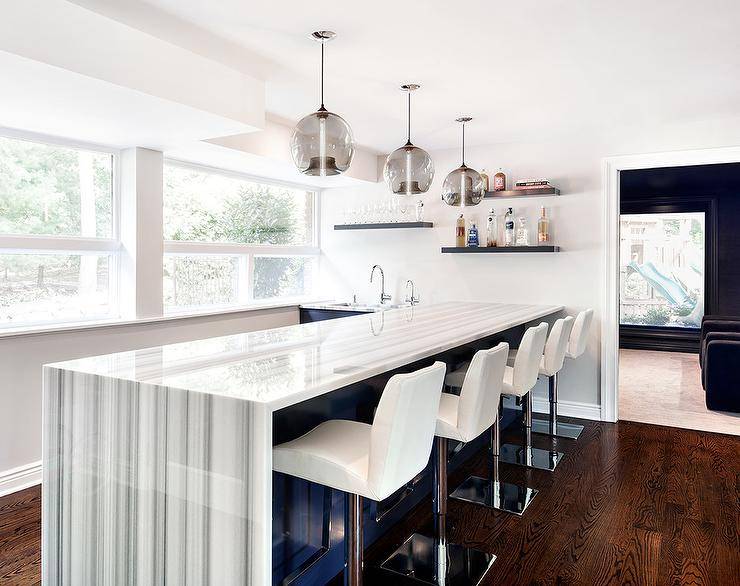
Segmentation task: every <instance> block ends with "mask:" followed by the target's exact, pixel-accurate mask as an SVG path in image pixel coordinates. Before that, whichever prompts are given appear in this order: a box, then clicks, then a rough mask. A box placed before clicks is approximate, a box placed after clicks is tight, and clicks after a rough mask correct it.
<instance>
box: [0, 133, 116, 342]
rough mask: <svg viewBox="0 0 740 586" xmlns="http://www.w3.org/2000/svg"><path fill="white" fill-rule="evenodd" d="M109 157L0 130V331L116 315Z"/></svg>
mask: <svg viewBox="0 0 740 586" xmlns="http://www.w3.org/2000/svg"><path fill="white" fill-rule="evenodd" d="M115 162H116V155H115V153H114V152H113V151H110V152H102V151H100V150H89V149H86V148H77V147H71V146H67V145H62V144H53V143H51V142H44V141H41V140H37V139H36V138H35V137H34V138H25V137H23V138H18V137H14V136H0V329H9V328H16V327H20V328H23V327H28V326H35V325H43V324H55V323H63V322H78V321H85V320H98V319H111V318H115V317H118V315H119V310H118V304H117V295H116V292H117V266H118V251H119V248H120V243H119V240H118V234H117V226H116V202H117V194H116V189H115V182H114V166H115Z"/></svg>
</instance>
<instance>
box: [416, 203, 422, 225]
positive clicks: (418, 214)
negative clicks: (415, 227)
mask: <svg viewBox="0 0 740 586" xmlns="http://www.w3.org/2000/svg"><path fill="white" fill-rule="evenodd" d="M416 221H417V222H423V221H424V202H423V201H421V200H419V201H417V202H416Z"/></svg>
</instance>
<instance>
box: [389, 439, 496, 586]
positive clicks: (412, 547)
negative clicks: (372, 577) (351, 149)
mask: <svg viewBox="0 0 740 586" xmlns="http://www.w3.org/2000/svg"><path fill="white" fill-rule="evenodd" d="M435 442H436V443H435V446H436V450H435V452H436V453H435V455H434V487H433V490H434V495H433V501H434V537H427V536H425V535H421V534H419V533H414V534H413V535H411V537H409V538H408V539H407V540H406V541H404V542H403V543H402V544H401V546H400V547H399V548H398V549H397V550H396V551H394V552H393V553H392V554H391V555H390V556H389V557H388V559H386V560H385V561H384V562H383V563H382V564H381V567H382V568H384V569H386V570H388V571H390V572H393V573H395V574H400V575H402V576H405V577H407V578H411V579H413V580H416V581H418V582H422V583H425V584H434V585H436V586H475V585H477V584H480V582H481V581H482V580H483V576H485V574H486V572H487V571H488V569H489V568H490V567H491V564H493V562H494V561H495V560H496V556H495V555H493V554H491V553H487V552H484V551H479V550H477V549H472V548H467V547H463V546H462V545H458V544H455V543H448V542H447V439H446V438H443V437H437V438H436V439H435Z"/></svg>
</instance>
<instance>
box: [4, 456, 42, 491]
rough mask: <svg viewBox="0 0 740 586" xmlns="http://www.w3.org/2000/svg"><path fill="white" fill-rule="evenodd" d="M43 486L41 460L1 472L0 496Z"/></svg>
mask: <svg viewBox="0 0 740 586" xmlns="http://www.w3.org/2000/svg"><path fill="white" fill-rule="evenodd" d="M37 484H41V460H39V461H38V462H32V463H31V464H26V465H25V466H18V467H17V468H11V469H10V470H4V471H2V472H0V496H5V495H7V494H11V493H13V492H17V491H19V490H23V489H24V488H28V487H29V486H35V485H37Z"/></svg>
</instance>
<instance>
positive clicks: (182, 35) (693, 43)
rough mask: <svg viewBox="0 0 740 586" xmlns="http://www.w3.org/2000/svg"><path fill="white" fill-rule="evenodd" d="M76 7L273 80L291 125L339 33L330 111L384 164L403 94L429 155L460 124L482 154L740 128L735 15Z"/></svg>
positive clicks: (544, 5)
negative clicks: (463, 118) (537, 143)
mask: <svg viewBox="0 0 740 586" xmlns="http://www.w3.org/2000/svg"><path fill="white" fill-rule="evenodd" d="M75 1H76V2H77V3H78V4H81V5H83V6H86V7H88V8H91V9H94V10H96V11H98V12H101V13H103V14H107V15H108V16H111V17H112V18H116V19H118V20H122V21H124V22H127V23H128V24H130V25H132V26H135V27H137V28H141V29H142V30H146V32H149V33H150V34H154V35H156V36H160V37H162V38H165V39H166V40H169V41H170V42H173V43H176V44H179V45H181V46H185V47H187V48H189V49H191V50H193V51H195V52H198V53H201V54H203V55H206V56H208V57H211V58H213V59H218V60H220V61H223V62H224V63H226V64H227V65H230V66H231V67H235V68H239V69H243V70H245V71H248V72H249V73H252V74H256V75H259V76H261V77H263V78H264V79H265V80H266V81H267V82H268V83H267V96H266V106H267V110H268V112H269V113H270V114H271V115H273V116H274V117H276V118H279V119H285V120H287V121H290V122H294V121H296V120H297V119H299V118H300V117H301V116H302V115H304V114H306V113H308V112H310V111H312V110H313V109H315V108H316V106H317V105H318V104H317V100H318V97H317V93H318V92H317V86H318V84H317V77H318V65H319V61H318V59H319V49H318V46H317V45H316V44H315V43H313V42H312V41H311V40H310V39H309V37H308V35H309V33H310V32H311V31H313V30H317V29H331V30H335V31H336V32H337V33H338V37H337V39H336V40H335V41H333V42H332V43H331V44H330V45H328V48H327V65H326V72H327V79H326V100H325V101H326V105H327V107H328V108H329V109H331V110H333V111H335V112H337V113H338V114H341V115H342V116H344V117H345V118H346V119H347V120H348V121H349V122H350V124H351V126H352V128H353V130H354V133H355V138H356V140H357V142H358V143H359V144H361V145H364V146H367V147H370V148H372V149H376V150H377V151H378V152H388V151H389V150H391V149H393V148H395V147H396V146H398V145H399V144H400V143H401V142H402V140H403V138H404V131H405V122H404V119H405V105H404V97H403V95H402V94H401V92H400V91H398V89H397V88H398V86H399V85H400V84H401V83H404V82H416V83H420V84H421V85H422V89H421V91H420V92H418V93H417V94H416V97H415V105H414V132H413V137H412V138H414V142H415V143H416V144H418V145H419V146H423V147H425V148H429V149H440V148H450V147H455V146H457V145H458V143H459V132H458V129H457V128H456V125H455V123H454V119H455V118H456V117H457V116H459V115H460V114H462V113H465V114H470V115H472V116H474V117H475V120H474V122H473V123H472V125H471V126H470V127H469V132H468V133H467V136H468V139H469V141H470V143H471V144H488V143H498V142H518V141H528V140H532V139H544V140H550V139H557V138H562V137H567V136H574V135H581V134H583V133H600V132H610V131H611V130H613V129H618V128H624V127H628V126H629V127H644V126H646V125H656V126H657V125H663V124H671V123H673V122H681V123H686V122H691V121H695V120H704V119H721V118H732V117H738V116H740V35H738V32H737V31H738V28H740V2H738V1H737V0H702V1H701V2H697V1H696V0H641V1H639V0H620V1H618V2H617V1H613V0H610V1H605V0H523V1H520V2H502V1H499V0H495V1H491V0H467V1H464V2H450V1H449V0H373V1H371V2H369V1H362V2H348V1H347V0H343V1H339V0H326V1H319V2H316V1H315V2H307V1H305V0H303V1H278V0H273V1H271V2H255V1H252V2H249V1H245V0H219V1H217V2H214V1H213V0H127V1H126V2H120V1H117V0H75Z"/></svg>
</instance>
